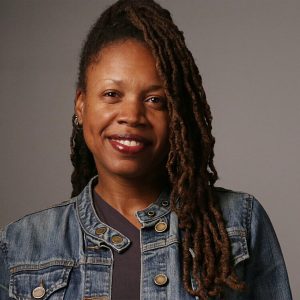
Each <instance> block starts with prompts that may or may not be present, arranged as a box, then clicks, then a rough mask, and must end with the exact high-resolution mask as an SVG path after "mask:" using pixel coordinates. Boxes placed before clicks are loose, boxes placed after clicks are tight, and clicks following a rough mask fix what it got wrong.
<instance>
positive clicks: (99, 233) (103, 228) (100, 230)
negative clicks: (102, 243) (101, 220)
mask: <svg viewBox="0 0 300 300" xmlns="http://www.w3.org/2000/svg"><path fill="white" fill-rule="evenodd" d="M106 230H107V228H106V227H99V228H97V229H96V230H95V233H96V234H97V235H101V234H104V233H105V232H106Z"/></svg>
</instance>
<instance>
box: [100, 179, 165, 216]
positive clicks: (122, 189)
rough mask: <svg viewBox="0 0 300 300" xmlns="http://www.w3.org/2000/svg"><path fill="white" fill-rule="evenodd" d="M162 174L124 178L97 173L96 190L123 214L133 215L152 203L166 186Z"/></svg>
mask: <svg viewBox="0 0 300 300" xmlns="http://www.w3.org/2000/svg"><path fill="white" fill-rule="evenodd" d="M166 184H167V181H166V179H165V178H164V176H160V177H157V176H156V177H155V178H154V176H153V177H150V178H147V179H143V180H142V179H136V178H134V179H132V178H130V179H128V178H126V179H124V178H119V177H111V176H105V175H104V174H101V175H100V174H99V177H98V183H97V185H96V186H95V190H96V192H97V193H98V194H99V195H100V196H101V198H102V199H103V200H105V201H106V202H107V203H108V204H109V205H111V206H112V207H114V208H115V209H116V210H118V211H119V212H120V213H121V214H123V215H133V214H134V213H135V212H136V211H138V210H143V209H145V208H146V207H147V206H149V205H150V204H151V203H153V202H154V201H155V200H156V199H157V198H158V196H159V194H160V193H161V191H162V189H163V188H164V187H165V186H166Z"/></svg>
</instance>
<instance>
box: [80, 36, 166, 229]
mask: <svg viewBox="0 0 300 300" xmlns="http://www.w3.org/2000/svg"><path fill="white" fill-rule="evenodd" d="M166 101H167V100H166V96H165V91H164V88H163V83H162V80H161V78H160V77H159V75H158V72H157V69H156V61H155V59H154V57H153V55H152V53H151V51H150V49H149V48H148V47H147V46H146V45H145V44H143V43H141V42H139V41H136V40H133V39H129V40H125V41H117V42H114V43H112V44H109V45H107V46H105V47H104V48H103V49H101V51H100V53H99V54H98V56H97V59H96V60H95V62H94V63H92V64H91V65H90V66H89V67H88V69H87V74H86V89H85V92H83V91H80V90H78V91H77V93H76V104H75V113H76V114H77V116H78V119H79V122H80V123H81V124H82V126H83V134H84V138H85V141H86V144H87V146H88V148H89V149H90V151H91V152H92V154H93V156H94V160H95V163H96V167H97V171H98V175H99V180H98V183H97V185H96V187H95V189H96V192H97V193H98V194H99V195H100V196H101V197H102V198H103V199H104V200H105V201H106V202H107V203H109V204H110V205H111V206H112V207H114V208H115V209H116V210H118V211H119V212H120V213H121V214H122V215H123V216H124V217H125V218H127V220H128V221H129V222H131V223H132V224H133V225H134V226H136V227H137V228H140V227H141V224H140V223H139V221H138V220H137V218H136V217H135V214H134V213H135V212H136V211H137V210H142V209H145V208H146V207H147V206H148V205H149V204H151V203H152V202H154V201H155V200H156V199H157V197H158V195H159V193H160V192H161V190H162V188H163V187H164V186H165V184H166V181H165V179H164V178H165V173H166V171H165V164H166V160H167V155H168V152H169V142H168V133H169V115H168V111H167V104H166ZM114 134H135V135H139V136H142V137H144V138H146V139H147V140H148V141H149V142H150V144H149V145H147V146H146V147H145V149H144V150H143V151H141V152H139V153H136V154H130V155H129V154H124V153H120V152H119V151H117V150H116V149H115V148H113V147H112V145H111V142H110V139H109V137H110V136H111V135H114Z"/></svg>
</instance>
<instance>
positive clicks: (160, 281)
mask: <svg viewBox="0 0 300 300" xmlns="http://www.w3.org/2000/svg"><path fill="white" fill-rule="evenodd" d="M154 282H155V284H156V285H158V286H163V285H165V284H166V283H167V282H168V277H167V276H166V275H165V274H158V275H156V276H155V277H154Z"/></svg>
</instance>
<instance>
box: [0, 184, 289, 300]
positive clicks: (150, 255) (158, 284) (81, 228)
mask: <svg viewBox="0 0 300 300" xmlns="http://www.w3.org/2000/svg"><path fill="white" fill-rule="evenodd" d="M91 183H92V180H91V181H90V183H89V184H88V185H87V186H86V187H85V188H84V190H83V191H82V193H81V194H80V195H79V196H77V197H74V198H72V199H71V200H69V201H67V202H63V203H60V204H59V205H56V206H54V207H52V208H49V209H45V210H43V211H40V212H38V213H33V214H30V215H28V216H26V217H24V218H22V219H20V220H18V221H16V222H14V223H11V224H9V225H7V226H6V228H5V229H4V230H3V231H1V232H0V299H1V300H6V299H17V300H29V299H44V300H45V299H49V300H58V299H60V300H61V299H65V300H80V299H83V300H108V299H110V295H111V286H112V282H111V279H112V272H113V252H112V249H115V250H116V251H118V252H121V251H123V250H125V249H126V248H127V247H128V246H129V244H130V240H129V239H128V238H127V237H126V236H124V235H123V234H122V233H121V232H118V231H116V230H115V229H114V228H111V227H109V226H108V225H106V224H105V223H103V222H101V221H100V220H99V218H98V217H97V215H96V212H95V209H94V207H93V202H92V190H91V189H92V184H91ZM215 194H216V197H217V199H218V201H219V204H220V207H221V210H222V212H223V216H224V220H225V224H226V227H227V231H228V234H229V238H230V241H231V246H232V247H231V248H232V259H233V262H234V265H235V269H236V272H237V274H238V276H239V278H240V279H242V280H244V281H245V283H246V284H247V286H248V289H247V291H246V292H243V293H239V292H235V291H232V290H230V289H226V291H225V299H230V300H236V299H249V300H250V299H251V300H255V299H261V300H289V299H292V296H291V292H290V287H289V282H288V275H287V271H286V267H285V263H284V259H283V256H282V253H281V250H280V246H279V243H278V241H277V238H276V235H275V232H274V229H273V227H272V224H271V222H270V220H269V218H268V216H267V214H266V212H265V211H264V209H263V208H262V206H261V205H260V204H259V202H258V201H257V200H256V199H255V198H254V197H253V196H251V195H248V194H245V193H240V192H233V191H230V190H225V189H222V188H215ZM168 200H169V199H168V193H167V192H166V191H164V192H162V193H161V194H160V196H159V197H158V199H157V200H156V202H155V203H153V204H151V205H150V206H149V207H147V208H146V209H145V210H143V211H138V212H137V213H136V216H137V218H138V219H139V221H140V222H141V223H142V229H141V230H140V245H141V280H140V283H138V282H137V284H140V293H141V299H144V300H163V299H172V300H174V299H175V300H191V299H198V298H197V297H196V298H195V297H193V296H191V295H189V294H188V293H187V292H186V291H185V289H184V287H183V283H182V270H181V256H180V252H179V250H180V249H179V248H180V243H181V232H180V231H179V229H178V219H177V216H176V214H175V213H174V212H171V211H170V207H169V201H168ZM158 223H163V225H165V224H167V226H162V225H160V226H156V225H157V224H158ZM157 228H160V230H157ZM213 299H219V298H213ZM115 300H116V299H115ZM118 300H120V299H118ZM128 300H129V299H128Z"/></svg>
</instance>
